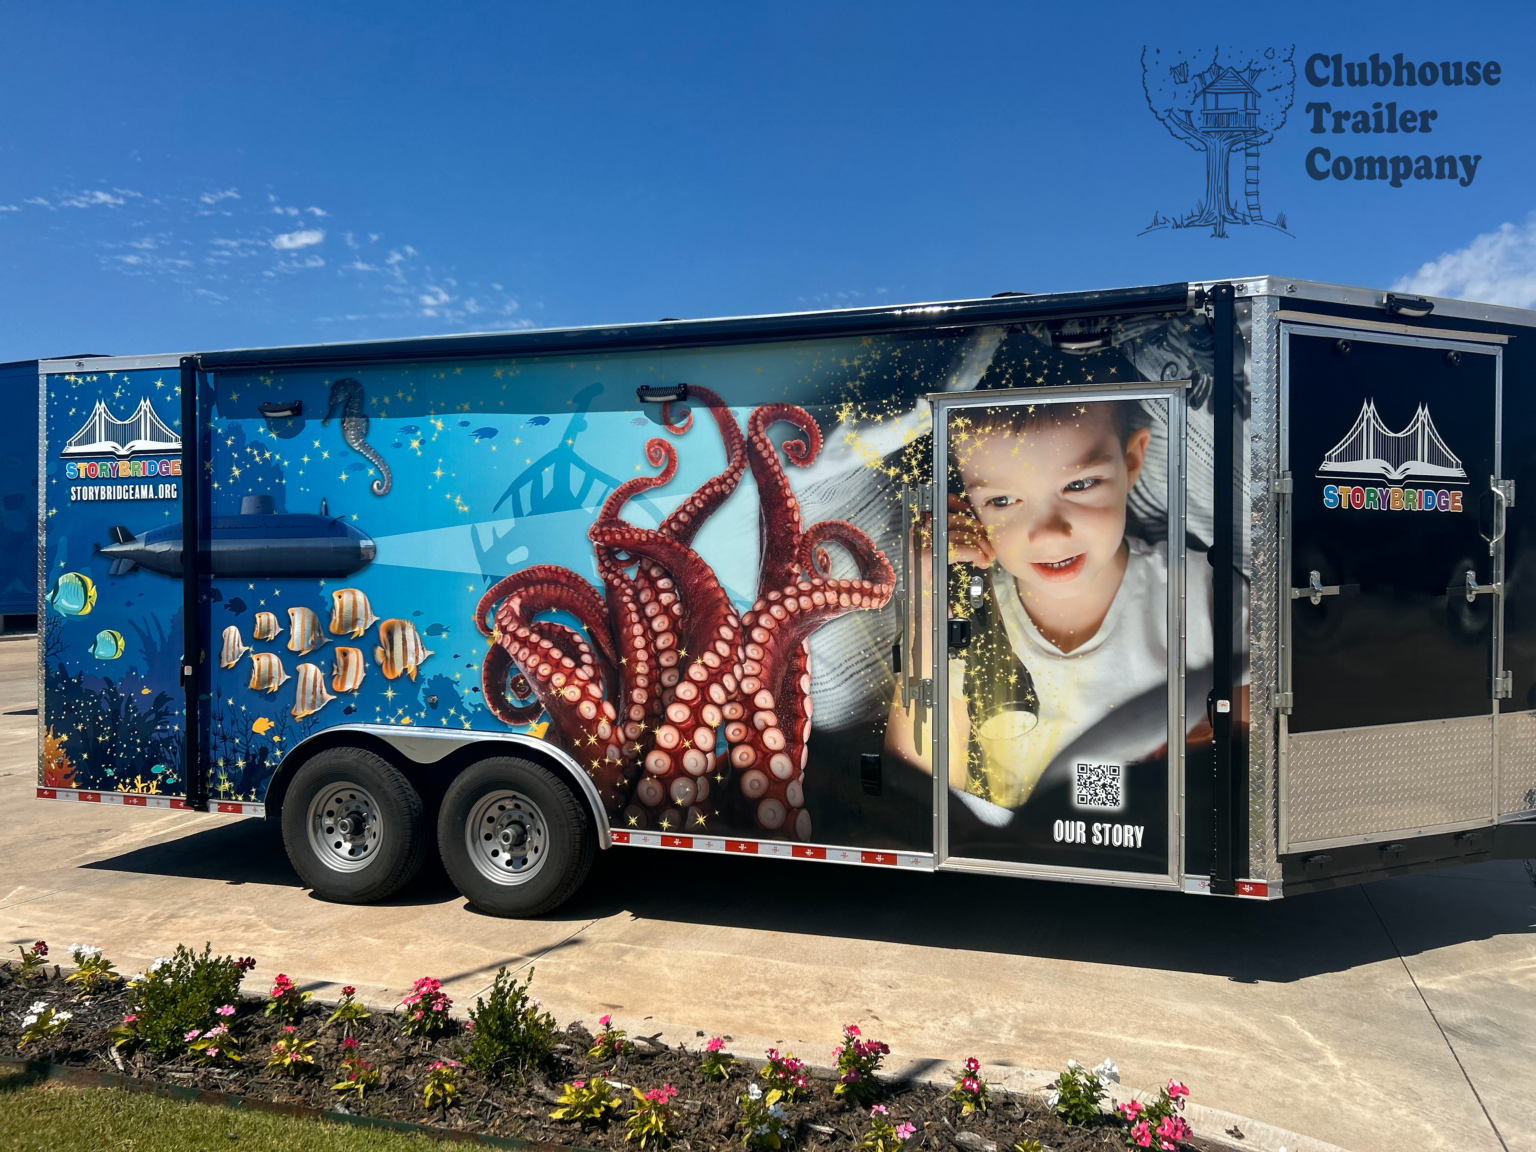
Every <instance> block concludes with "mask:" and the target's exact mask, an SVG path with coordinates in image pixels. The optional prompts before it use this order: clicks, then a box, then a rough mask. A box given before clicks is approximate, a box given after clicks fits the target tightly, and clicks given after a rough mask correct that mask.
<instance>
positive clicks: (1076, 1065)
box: [1067, 1060, 1083, 1072]
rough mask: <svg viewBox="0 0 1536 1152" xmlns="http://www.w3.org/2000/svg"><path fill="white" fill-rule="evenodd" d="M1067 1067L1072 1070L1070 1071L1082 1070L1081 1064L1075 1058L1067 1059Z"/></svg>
mask: <svg viewBox="0 0 1536 1152" xmlns="http://www.w3.org/2000/svg"><path fill="white" fill-rule="evenodd" d="M1067 1068H1068V1070H1069V1071H1072V1072H1081V1071H1082V1070H1083V1066H1082V1065H1081V1064H1079V1063H1078V1062H1077V1061H1076V1060H1068V1061H1067Z"/></svg>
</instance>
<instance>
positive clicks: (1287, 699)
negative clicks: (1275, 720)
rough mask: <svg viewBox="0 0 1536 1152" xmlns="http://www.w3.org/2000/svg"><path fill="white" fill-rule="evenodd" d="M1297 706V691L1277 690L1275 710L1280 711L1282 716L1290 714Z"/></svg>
mask: <svg viewBox="0 0 1536 1152" xmlns="http://www.w3.org/2000/svg"><path fill="white" fill-rule="evenodd" d="M1295 707H1296V693H1294V692H1276V693H1275V711H1276V712H1278V713H1280V715H1282V716H1289V715H1290V714H1291V712H1292V711H1294V710H1295Z"/></svg>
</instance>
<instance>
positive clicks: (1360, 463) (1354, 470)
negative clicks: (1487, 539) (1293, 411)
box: [1317, 399, 1467, 483]
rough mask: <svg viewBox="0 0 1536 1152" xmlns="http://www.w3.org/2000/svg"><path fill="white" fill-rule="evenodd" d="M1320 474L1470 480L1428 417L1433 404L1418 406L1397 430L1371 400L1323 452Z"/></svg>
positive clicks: (1367, 401) (1388, 478)
mask: <svg viewBox="0 0 1536 1152" xmlns="http://www.w3.org/2000/svg"><path fill="white" fill-rule="evenodd" d="M1317 474H1318V475H1319V476H1358V477H1362V478H1371V477H1377V476H1379V477H1381V478H1382V479H1384V480H1407V479H1410V478H1412V479H1420V480H1441V481H1450V482H1453V483H1454V482H1455V481H1458V480H1462V481H1464V480H1466V478H1467V470H1466V469H1465V468H1463V467H1462V466H1461V461H1460V460H1459V459H1458V458H1457V456H1456V454H1455V453H1454V452H1452V451H1451V450H1450V449H1449V448H1447V447H1446V444H1445V441H1444V440H1442V439H1441V438H1440V433H1439V431H1438V430H1437V429H1436V428H1435V422H1434V421H1433V420H1432V419H1430V415H1429V405H1427V404H1420V405H1419V407H1418V410H1417V411H1416V412H1414V414H1413V419H1412V420H1410V421H1409V422H1408V427H1406V428H1404V429H1403V430H1402V431H1401V432H1393V431H1392V430H1391V429H1389V428H1388V427H1387V426H1386V425H1385V424H1384V423H1382V419H1381V414H1380V413H1379V412H1377V411H1376V401H1375V400H1370V399H1368V400H1366V402H1365V403H1364V404H1363V405H1361V408H1360V415H1359V416H1357V417H1355V424H1354V427H1352V428H1351V429H1350V430H1349V432H1348V433H1347V434H1346V435H1345V437H1344V439H1342V440H1340V441H1339V442H1338V443H1337V444H1335V445H1334V446H1333V447H1332V448H1331V449H1329V451H1328V452H1327V454H1326V455H1324V456H1323V462H1322V464H1321V465H1319V466H1318V471H1317Z"/></svg>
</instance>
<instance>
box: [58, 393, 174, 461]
mask: <svg viewBox="0 0 1536 1152" xmlns="http://www.w3.org/2000/svg"><path fill="white" fill-rule="evenodd" d="M180 451H181V437H180V436H178V435H177V434H176V433H175V432H173V431H172V430H171V429H170V428H168V427H166V425H165V422H164V421H163V420H161V419H160V417H159V416H157V415H155V408H154V405H153V404H151V403H150V402H149V397H148V396H146V397H144V398H143V399H142V400H140V401H139V406H138V407H137V408H135V409H134V411H133V415H132V416H129V417H128V419H126V420H119V419H117V418H116V417H115V416H113V415H112V412H111V409H109V408H108V407H107V402H106V401H105V400H98V401H96V407H95V408H93V409H92V410H91V414H90V415H89V416H87V417H86V419H85V423H84V424H82V425H81V426H80V431H78V432H76V433H75V434H74V435H73V436H71V437H70V438H69V440H68V442H67V443H66V444H65V445H64V450H63V451H62V452H60V453H59V455H60V456H137V455H140V454H142V453H168V452H180Z"/></svg>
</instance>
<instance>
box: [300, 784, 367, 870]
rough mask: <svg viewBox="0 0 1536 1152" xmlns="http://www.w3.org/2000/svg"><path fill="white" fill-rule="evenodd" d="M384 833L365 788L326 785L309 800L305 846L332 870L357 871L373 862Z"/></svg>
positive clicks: (351, 785)
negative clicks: (307, 842)
mask: <svg viewBox="0 0 1536 1152" xmlns="http://www.w3.org/2000/svg"><path fill="white" fill-rule="evenodd" d="M383 835H384V818H383V816H382V815H381V814H380V813H379V805H378V801H376V800H375V799H374V798H373V794H372V793H371V792H369V791H368V790H367V789H366V788H360V787H358V785H356V784H352V783H348V782H342V783H338V784H327V785H326V786H325V787H323V788H322V789H320V791H319V792H318V793H316V794H315V798H314V799H313V800H311V801H310V802H309V847H310V849H311V851H313V852H314V854H315V856H316V857H317V858H318V859H319V860H320V862H321V863H322V864H324V865H325V866H326V867H327V868H329V869H330V870H331V871H333V872H359V871H361V870H362V869H364V868H366V867H368V865H369V864H372V863H373V860H374V857H376V856H377V855H378V854H379V844H380V843H381V841H382V839H383Z"/></svg>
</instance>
